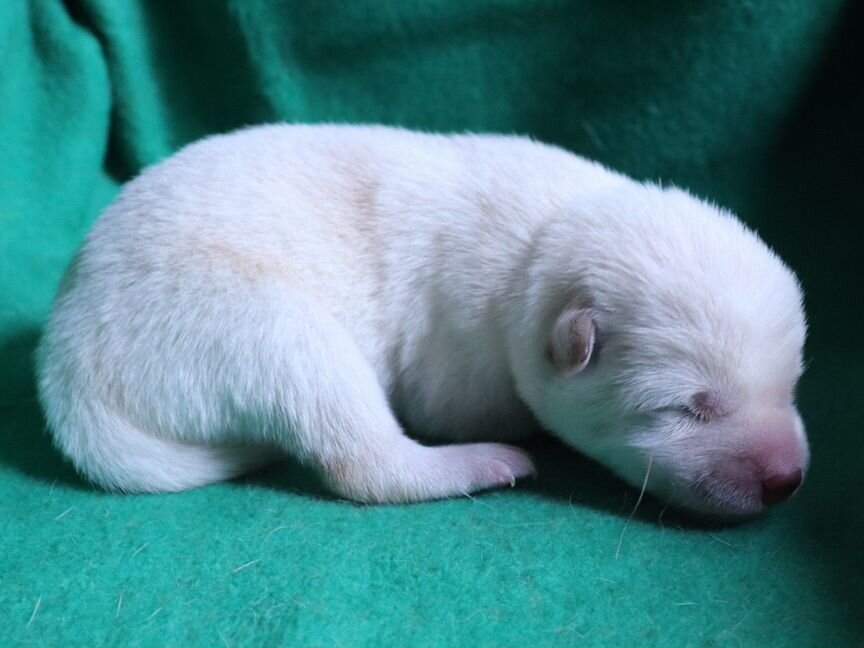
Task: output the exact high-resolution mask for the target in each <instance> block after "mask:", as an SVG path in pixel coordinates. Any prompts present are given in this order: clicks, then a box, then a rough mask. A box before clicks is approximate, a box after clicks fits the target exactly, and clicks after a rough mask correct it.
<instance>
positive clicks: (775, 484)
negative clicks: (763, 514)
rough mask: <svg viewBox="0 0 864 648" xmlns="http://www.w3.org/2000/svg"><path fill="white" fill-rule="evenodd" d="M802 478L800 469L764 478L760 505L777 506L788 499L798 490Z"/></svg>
mask: <svg viewBox="0 0 864 648" xmlns="http://www.w3.org/2000/svg"><path fill="white" fill-rule="evenodd" d="M802 478H803V474H802V473H801V469H800V468H796V469H795V470H793V471H792V472H789V473H785V474H780V475H771V476H770V477H766V478H765V479H763V480H762V503H763V504H777V503H779V502H782V501H783V500H786V499H789V497H790V496H791V495H792V493H794V492H795V491H796V490H798V487H799V486H800V485H801V479H802Z"/></svg>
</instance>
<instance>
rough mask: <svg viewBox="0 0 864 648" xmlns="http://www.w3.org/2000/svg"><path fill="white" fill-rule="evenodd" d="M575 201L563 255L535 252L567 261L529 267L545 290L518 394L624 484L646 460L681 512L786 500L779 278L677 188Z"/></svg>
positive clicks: (792, 288) (789, 422) (786, 407)
mask: <svg viewBox="0 0 864 648" xmlns="http://www.w3.org/2000/svg"><path fill="white" fill-rule="evenodd" d="M580 209H583V210H585V211H584V213H581V214H579V215H578V218H572V219H570V221H571V223H580V231H577V232H575V233H573V234H569V235H568V234H566V233H565V232H564V231H561V232H558V233H557V234H556V237H557V240H558V241H562V242H563V241H568V240H569V241H570V245H569V246H564V248H567V247H569V248H570V250H571V252H566V251H565V249H564V248H562V249H561V252H563V253H564V256H559V255H552V257H553V259H552V260H551V261H550V262H551V263H558V264H564V265H567V264H568V260H567V258H568V254H572V257H570V258H572V259H574V260H573V261H572V262H570V263H571V265H570V267H568V268H565V271H564V272H563V273H562V272H561V269H560V268H557V269H555V268H552V267H546V268H545V270H544V271H543V272H546V273H547V274H546V276H547V279H546V280H545V281H544V283H547V284H548V283H549V282H550V281H551V283H552V284H553V289H552V290H549V291H547V293H546V294H547V296H548V301H547V304H546V306H545V308H544V310H543V312H544V313H545V315H544V318H542V319H543V325H542V327H541V328H542V332H541V333H540V335H539V336H538V337H539V339H538V340H537V341H536V342H537V344H536V345H535V353H536V352H537V351H540V349H541V348H542V352H541V353H540V354H539V355H542V360H541V361H539V363H538V364H537V366H536V369H537V373H535V380H534V381H532V382H533V384H534V385H536V386H537V387H538V389H535V390H534V394H533V397H531V398H529V399H528V400H529V402H531V404H532V406H533V407H534V409H535V411H536V412H537V414H538V416H539V418H540V419H541V421H542V422H543V423H544V424H545V425H546V426H547V427H548V428H549V429H550V430H552V431H553V432H555V433H557V434H558V435H559V436H560V437H562V438H563V439H564V440H566V441H568V442H570V443H571V444H572V445H574V446H575V447H576V448H578V449H580V450H582V451H583V452H585V453H586V454H588V455H590V456H592V457H594V458H595V459H597V460H599V461H600V462H602V463H604V464H606V465H607V466H609V467H610V468H612V469H613V470H615V471H616V472H617V473H618V474H620V475H621V476H622V477H624V478H625V479H626V480H628V481H629V482H631V483H632V484H634V485H637V486H638V485H641V484H642V482H643V479H644V478H645V475H646V472H647V471H648V466H649V463H650V466H651V469H650V475H649V477H648V481H647V485H648V490H649V491H651V492H653V493H655V494H656V495H657V496H659V497H660V498H661V499H664V500H668V501H671V502H673V503H675V504H678V505H681V506H684V507H687V508H691V509H695V510H698V511H702V512H706V513H711V514H717V515H723V516H746V515H753V514H758V513H760V512H762V511H763V510H764V509H765V508H766V507H767V506H769V505H771V504H774V503H776V502H779V501H782V500H784V499H786V498H787V497H788V496H790V495H791V494H792V493H793V492H794V491H795V490H796V489H797V488H798V486H799V485H800V483H801V481H802V479H803V477H804V474H805V473H806V471H807V466H808V460H809V452H808V447H807V441H806V437H805V434H804V427H803V424H802V421H801V417H800V416H799V414H798V411H797V409H796V407H795V403H794V396H795V388H796V383H797V381H798V379H799V377H800V375H801V372H802V347H803V344H804V337H805V330H806V326H805V321H804V315H803V310H802V297H801V291H800V288H799V286H798V283H797V281H796V279H795V277H794V275H793V274H792V273H791V272H790V271H789V270H788V269H787V268H786V267H785V266H784V265H783V263H782V262H781V261H780V260H779V259H778V258H777V257H776V256H775V255H774V253H773V252H771V251H770V250H769V249H768V248H767V247H766V246H765V244H764V243H762V241H761V240H760V239H759V238H758V237H757V236H756V235H755V234H753V233H752V232H750V231H749V230H747V229H746V228H745V227H744V226H743V225H741V224H740V222H739V221H737V220H735V219H734V218H733V217H732V216H730V215H728V214H726V213H724V212H721V211H720V210H718V209H716V208H714V207H712V206H710V205H706V204H705V203H702V202H700V201H697V200H696V199H694V198H692V197H691V196H689V195H687V194H686V193H684V192H681V191H677V190H662V189H660V188H656V187H640V188H639V189H638V190H631V191H629V192H623V195H620V194H619V195H615V196H607V197H606V198H604V199H601V200H598V201H597V202H596V203H595V204H592V205H588V206H583V207H581V208H580ZM565 220H566V219H565ZM560 227H563V228H564V229H565V230H566V229H567V225H566V224H564V223H562V225H560ZM570 228H571V229H572V225H571V226H570ZM556 257H557V260H555V258H556ZM577 259H578V260H577ZM541 274H542V272H541ZM548 277H557V279H548ZM563 278H566V282H567V288H565V287H564V286H565V283H564V282H563ZM555 281H558V282H559V283H560V285H559V286H557V287H555V286H554V283H555Z"/></svg>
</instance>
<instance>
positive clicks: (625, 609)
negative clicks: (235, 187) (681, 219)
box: [0, 0, 864, 648]
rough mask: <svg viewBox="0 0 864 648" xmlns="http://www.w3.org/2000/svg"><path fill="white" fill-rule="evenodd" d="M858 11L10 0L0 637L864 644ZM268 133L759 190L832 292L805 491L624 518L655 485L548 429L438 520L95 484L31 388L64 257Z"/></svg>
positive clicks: (821, 2) (810, 387) (260, 479)
mask: <svg viewBox="0 0 864 648" xmlns="http://www.w3.org/2000/svg"><path fill="white" fill-rule="evenodd" d="M862 7H864V6H862V4H861V3H860V2H853V0H848V2H846V3H844V2H842V0H794V1H793V0H762V1H758V2H757V1H755V0H749V1H748V0H716V1H711V2H672V3H669V2H660V1H659V0H650V1H648V0H644V1H641V2H621V1H619V0H610V1H607V0H593V1H592V0H578V1H570V0H476V1H471V2H458V1H456V0H423V1H422V2H420V1H413V2H412V1H410V0H408V1H405V2H396V1H393V2H382V1H380V0H345V1H339V2H337V1H323V0H322V1H320V2H302V1H299V0H298V1H296V2H275V1H274V2H266V1H264V0H233V1H230V0H223V1H215V0H214V1H202V2H188V1H182V2H159V1H157V0H152V1H150V2H143V1H142V2H132V1H126V0H65V1H60V0H30V1H29V2H28V1H27V0H5V1H4V2H2V3H0V386H2V392H0V524H2V529H3V530H2V535H0V645H2V646H35V645H50V646H65V645H81V646H103V645H104V646H157V645H172V646H228V647H232V646H245V645H261V646H273V645H280V644H281V645H291V646H300V645H308V646H370V647H376V648H377V647H380V646H401V645H406V646H442V647H443V646H452V647H454V648H466V647H473V646H514V647H515V646H519V647H523V646H551V645H560V646H575V645H579V646H583V645H584V646H601V645H620V646H677V645H681V646H732V647H738V646H760V647H764V646H817V645H818V646H828V645H830V646H853V645H862V643H864V586H862V579H861V574H862V569H864V565H862V560H861V555H862V549H864V546H862V545H864V543H862V531H864V505H862V504H861V493H860V491H859V488H861V487H862V485H864V484H862V480H861V478H860V474H861V472H862V471H861V461H862V457H864V453H862V451H861V447H862V443H861V441H860V434H861V432H860V430H861V423H860V420H859V419H858V415H859V414H860V413H861V389H862V386H864V380H862V378H864V369H862V367H864V353H862V351H864V344H862V324H861V315H862V308H861V299H862V290H861V288H862V286H861V282H860V276H861V266H862V258H861V245H862V242H864V237H862V224H861V222H862V218H864V201H862V192H861V184H862V173H864V129H862V126H861V118H862V116H864V91H862V90H864V69H862V64H861V61H864V46H862V43H864V29H862V28H864V20H862V18H864V16H862ZM274 120H286V121H299V122H320V121H335V122H353V123H357V122H382V123H388V124H399V125H404V126H408V127H414V128H422V129H429V130H441V131H452V130H457V131H462V130H472V131H498V132H519V133H528V134H531V135H533V136H535V137H537V138H539V139H542V140H547V141H550V142H555V143H558V144H561V145H563V146H565V147H568V148H570V149H572V150H574V151H577V152H579V153H582V154H584V155H587V156H589V157H593V158H596V159H599V160H601V161H603V162H605V163H607V164H609V165H611V166H612V167H614V168H616V169H620V170H622V171H625V172H628V173H630V174H632V175H634V176H637V177H640V178H652V179H658V180H662V181H663V182H669V183H676V184H680V185H683V186H686V187H688V188H690V189H692V190H694V191H695V192H696V193H698V194H700V195H702V196H705V197H708V198H710V199H712V200H714V201H716V202H719V203H721V204H724V205H728V206H730V207H732V208H733V209H735V210H736V211H737V212H738V213H739V214H740V215H741V217H742V218H744V219H745V220H746V221H748V222H749V223H751V224H753V225H754V226H756V227H757V228H758V229H759V231H760V232H761V233H762V234H763V236H764V237H765V238H766V239H767V240H768V241H769V242H770V243H771V244H772V245H773V246H774V247H775V248H776V249H777V250H778V251H779V252H780V253H781V254H782V255H783V256H784V257H785V258H786V259H787V260H788V261H789V262H790V264H791V265H792V266H793V267H794V268H796V270H797V271H798V272H799V274H800V276H801V279H802V281H803V283H804V287H805V290H806V292H807V309H808V313H809V318H810V323H811V337H810V340H809V343H808V349H807V358H808V362H809V370H808V373H807V375H806V377H805V379H804V381H803V383H802V385H801V389H800V394H799V401H800V404H801V408H802V411H803V414H804V417H805V419H806V422H807V424H808V427H809V431H810V436H811V441H812V450H813V463H812V469H811V471H810V474H809V476H808V480H807V483H806V484H805V486H804V488H803V490H802V492H801V493H800V494H799V495H797V496H796V497H795V498H794V499H793V500H792V501H791V502H790V503H788V504H787V505H784V506H782V507H780V508H779V509H777V510H776V511H773V512H772V513H771V514H770V515H768V516H767V517H766V518H764V519H761V520H758V521H755V522H753V523H749V524H746V525H742V526H738V527H732V528H727V527H711V526H708V525H706V524H704V523H701V522H698V521H694V520H693V519H692V518H688V517H687V516H683V515H679V514H676V513H675V512H673V511H664V510H663V506H662V503H658V502H654V501H646V502H643V504H642V506H641V507H640V509H639V511H638V512H637V513H636V515H635V516H634V517H633V519H632V521H630V522H629V523H628V515H629V514H630V511H631V510H632V508H633V505H634V503H635V499H636V498H635V495H636V494H635V493H634V492H633V491H632V490H631V489H629V488H627V487H626V486H625V485H624V484H622V483H621V482H620V481H618V480H616V479H615V478H613V477H611V476H610V475H609V474H607V473H606V472H605V471H604V470H602V469H600V468H599V467H597V466H595V465H593V464H591V463H590V462H588V461H586V460H584V459H582V458H580V457H579V456H577V455H576V454H575V453H572V452H570V451H568V450H566V449H564V448H563V447H562V446H560V445H558V444H556V443H555V442H552V441H551V440H539V441H537V442H535V443H533V444H532V449H533V450H534V452H536V454H537V456H538V458H539V464H540V470H541V472H540V476H539V478H538V479H537V480H535V481H532V482H526V483H524V484H520V485H519V486H518V487H517V488H515V489H513V490H507V491H501V492H495V493H488V494H484V495H478V496H476V497H474V498H465V499H461V500H450V501H443V502H436V503H428V504H421V505H414V506H391V507H360V506H356V505H353V504H350V503H347V502H343V501H339V500H336V499H334V498H331V497H329V496H328V495H327V493H326V492H325V491H324V490H323V489H322V488H321V486H320V485H319V484H318V482H317V481H316V480H315V478H314V476H312V475H310V474H308V473H306V472H305V471H303V470H302V469H300V468H298V467H297V466H292V465H284V466H277V467H274V468H271V469H269V470H267V471H265V472H264V473H262V474H259V475H255V476H252V477H249V478H247V479H244V480H241V481H238V482H235V483H229V484H222V485H217V486H213V487H209V488H204V489H200V490H197V491H193V492H188V493H182V494H178V495H171V496H121V495H109V494H106V493H102V492H98V491H95V490H93V489H91V488H90V487H89V486H88V485H86V484H85V483H83V482H82V481H81V480H79V479H78V478H77V477H76V476H75V474H74V472H73V471H72V470H71V469H70V468H69V466H68V465H67V464H66V463H65V462H64V461H63V460H62V458H61V457H60V456H59V455H58V454H57V453H56V452H55V451H54V450H53V449H52V447H51V444H50V441H49V440H48V437H47V436H46V435H45V434H44V432H43V429H44V421H43V419H42V416H41V413H40V410H39V406H38V403H37V401H36V397H35V388H34V377H33V370H32V366H31V365H32V353H33V349H34V347H35V345H36V342H37V340H38V335H39V330H40V326H41V323H42V322H43V321H44V319H45V317H46V315H47V313H48V311H49V308H50V304H51V299H52V296H53V293H54V291H55V289H56V286H57V284H58V281H59V278H60V276H61V273H62V271H63V269H64V267H65V265H66V263H67V262H68V260H69V258H70V256H71V255H72V254H73V252H74V250H75V249H76V247H77V246H78V244H79V243H80V241H81V239H82V237H83V236H84V234H85V232H86V231H87V228H88V226H89V224H90V223H91V222H92V221H93V219H94V218H95V217H96V215H97V214H98V212H99V209H100V208H101V207H102V206H104V205H105V204H106V203H107V202H108V201H109V200H110V199H111V198H112V197H113V195H114V194H115V193H116V191H117V188H118V186H119V185H120V184H121V183H122V182H123V181H125V180H127V179H129V178H130V177H132V176H133V175H134V174H135V173H136V172H137V171H138V170H139V169H140V168H141V167H142V166H144V165H146V164H150V163H152V162H155V161H157V160H159V159H160V158H162V157H164V156H166V155H169V154H170V153H171V152H172V151H174V150H176V149H177V148H178V147H180V146H181V145H183V144H184V143H186V142H188V141H190V140H193V139H196V138H198V137H200V136H203V135H205V134H208V133H213V132H218V131H225V130H230V129H233V128H236V127H239V126H242V125H247V124H254V123H260V122H265V121H274ZM753 279H754V281H758V277H754V278H753ZM856 430H858V432H856Z"/></svg>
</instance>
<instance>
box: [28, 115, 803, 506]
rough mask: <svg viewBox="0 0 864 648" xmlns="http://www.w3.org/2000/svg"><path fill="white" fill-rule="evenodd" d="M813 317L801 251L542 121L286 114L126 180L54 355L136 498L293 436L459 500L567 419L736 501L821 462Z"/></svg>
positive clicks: (592, 452)
mask: <svg viewBox="0 0 864 648" xmlns="http://www.w3.org/2000/svg"><path fill="white" fill-rule="evenodd" d="M804 337H805V320H804V314H803V311H802V296H801V290H800V288H799V285H798V283H797V281H796V279H795V277H794V275H793V274H792V272H790V271H789V269H787V268H786V266H784V265H783V263H782V262H781V261H780V260H779V259H778V258H777V256H775V254H774V253H772V252H771V251H770V250H769V249H768V248H767V247H766V246H765V244H764V243H763V242H762V241H761V240H760V239H759V238H758V237H757V236H756V235H755V234H754V233H753V232H751V231H749V230H748V229H746V228H745V227H744V226H743V225H742V224H741V223H740V222H739V221H738V220H736V219H735V218H734V217H733V216H732V215H730V214H729V213H727V212H725V211H722V210H721V209H718V208H716V207H714V206H712V205H708V204H706V203H704V202H701V201H699V200H697V199H695V198H693V197H692V196H690V195H688V194H687V193H685V192H684V191H681V190H678V189H664V188H661V187H658V186H655V185H648V184H642V183H637V182H635V181H633V180H631V179H628V178H626V177H624V176H622V175H619V174H617V173H614V172H612V171H610V170H608V169H606V168H604V167H602V166H600V165H598V164H595V163H592V162H589V161H587V160H585V159H582V158H579V157H577V156H575V155H572V154H570V153H568V152H566V151H564V150H561V149H559V148H555V147H552V146H547V145H543V144H539V143H537V142H534V141H531V140H529V139H524V138H519V137H504V136H490V135H458V136H441V135H428V134H419V133H413V132H409V131H405V130H398V129H392V128H385V127H352V126H289V125H274V126H264V127H257V128H250V129H247V130H241V131H239V132H236V133H233V134H229V135H223V136H217V137H211V138H207V139H205V140H203V141H201V142H198V143H195V144H193V145H191V146H188V147H187V148H185V149H183V150H182V151H180V152H179V153H177V154H176V155H174V156H173V157H171V158H169V159H168V160H166V161H164V162H162V163H160V164H157V165H156V166H154V167H151V168H149V169H147V170H146V171H145V172H144V173H142V174H141V175H140V176H139V177H138V178H136V179H135V180H133V181H131V182H130V183H129V184H128V185H126V187H125V188H124V190H123V191H122V193H121V194H120V196H119V198H118V199H117V200H116V202H114V203H113V204H112V205H111V206H109V207H108V208H107V209H106V210H105V211H104V213H103V214H102V215H101V217H100V218H99V219H98V220H97V222H96V224H95V225H94V227H93V229H92V231H91V232H90V234H89V236H88V237H87V239H86V241H85V242H84V244H83V247H82V248H81V249H80V251H79V252H78V254H77V256H76V257H75V258H74V260H73V261H72V263H71V265H70V267H69V269H68V271H67V274H66V276H65V278H64V280H63V282H62V285H61V287H60V291H59V295H58V297H57V299H56V302H55V304H54V309H53V312H52V314H51V317H50V320H49V322H48V325H47V329H46V331H45V335H44V338H43V340H42V342H41V345H40V348H39V351H38V373H39V390H40V396H41V400H42V403H43V405H44V408H45V412H46V415H47V419H48V423H49V426H50V429H51V430H52V432H53V435H54V439H55V442H56V444H57V446H58V447H59V448H60V449H61V450H62V451H63V452H64V453H65V454H66V455H67V456H68V457H69V458H70V459H71V460H72V462H73V463H74V464H75V466H76V468H77V469H78V470H79V471H80V472H81V473H82V474H83V475H84V476H85V477H87V478H89V479H90V480H92V481H93V482H95V483H96V484H98V485H100V486H103V487H105V488H108V489H112V490H120V491H129V492H161V491H178V490H183V489H187V488H193V487H196V486H201V485H204V484H208V483H211V482H215V481H219V480H224V479H230V478H232V477H235V476H237V475H240V474H242V473H244V472H246V471H249V470H251V469H253V468H255V467H257V466H259V465H261V464H262V463H266V462H268V461H271V460H273V459H274V458H276V457H278V456H280V454H281V453H288V454H291V455H293V456H295V457H296V458H298V459H300V460H301V461H303V462H305V463H306V464H308V465H311V466H313V467H314V468H315V469H316V470H317V471H318V472H319V473H320V475H321V476H322V477H323V479H324V480H325V481H326V483H327V484H328V485H329V486H330V487H331V488H332V489H333V490H334V491H335V492H336V493H338V494H340V495H342V496H345V497H348V498H351V499H354V500H359V501H364V502H410V501H418V500H426V499H433V498H440V497H448V496H453V495H458V494H467V493H470V492H472V491H476V490H479V489H486V488H492V487H496V486H502V485H512V484H513V483H514V481H515V480H516V479H518V478H520V477H523V476H525V475H528V474H529V473H531V472H532V471H533V466H532V462H531V459H530V458H529V457H528V456H527V455H526V454H525V452H523V451H522V450H520V449H518V448H516V447H514V446H512V445H507V444H505V443H501V442H502V441H508V440H513V439H518V438H520V437H523V436H525V435H528V434H531V433H532V432H535V431H536V430H538V429H541V428H545V429H546V430H549V431H550V432H552V433H553V434H555V435H557V436H558V437H559V438H561V439H563V440H564V441H565V442H567V443H569V444H570V445H572V446H573V447H575V448H577V449H578V450H580V451H581V452H583V453H585V454H587V455H589V456H591V457H593V458H594V459H596V460H599V461H600V462H602V463H603V464H605V465H607V466H608V467H610V468H611V469H613V470H614V471H615V472H617V473H618V474H619V475H620V476H621V477H623V478H624V479H626V480H627V481H629V482H630V483H632V484H637V485H638V484H641V483H642V482H643V478H644V477H645V475H646V471H648V469H649V467H650V478H649V479H648V480H647V487H648V490H649V491H651V492H653V493H655V494H656V495H658V496H659V497H661V498H663V499H667V500H670V501H672V502H673V503H676V504H678V505H680V506H683V507H687V508H690V509H695V510H698V511H702V512H707V513H712V514H720V515H727V516H738V515H752V514H755V513H759V512H761V511H763V510H764V508H765V507H766V505H769V504H773V503H775V502H778V501H780V500H783V499H785V498H786V497H788V496H789V495H790V494H791V493H792V492H793V491H795V490H796V488H797V487H798V486H799V484H800V483H801V480H802V478H803V475H804V473H805V471H806V469H807V464H808V447H807V441H806V437H805V434H804V429H803V426H802V422H801V418H800V417H799V415H798V412H797V410H796V408H795V405H794V392H795V386H796V382H797V381H798V378H799V377H800V375H801V371H802V359H801V356H802V346H803V343H804ZM403 426H404V428H403ZM404 429H408V430H410V431H411V432H412V434H414V435H415V436H419V437H420V438H424V439H432V440H436V441H441V440H444V439H447V440H450V441H455V442H457V443H453V444H452V445H434V446H430V445H423V444H421V443H418V442H417V441H415V440H413V439H412V438H409V437H408V436H406V435H405V433H404Z"/></svg>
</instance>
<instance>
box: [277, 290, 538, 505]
mask: <svg viewBox="0 0 864 648" xmlns="http://www.w3.org/2000/svg"><path fill="white" fill-rule="evenodd" d="M298 301H299V303H298ZM281 320H282V321H279V322H277V323H276V324H277V326H276V327H275V328H274V329H273V330H274V340H273V344H272V345H271V346H272V347H273V350H274V351H275V353H274V354H273V360H274V361H276V362H279V371H278V372H277V374H276V375H278V376H279V377H280V381H279V382H280V384H278V385H274V390H275V391H274V396H275V397H276V398H277V399H278V401H279V402H278V403H277V411H280V412H284V413H286V414H288V418H289V419H290V420H289V421H285V422H286V423H288V424H287V425H285V426H284V427H283V428H282V429H283V430H284V431H285V433H284V435H281V436H277V437H276V438H275V439H274V441H276V442H277V443H279V444H280V445H281V446H282V447H283V448H284V449H286V450H287V451H289V452H291V453H292V454H294V455H295V456H297V457H299V458H300V459H301V460H303V461H304V462H306V463H308V464H311V465H312V466H314V467H315V468H317V470H318V471H319V472H320V474H321V475H322V477H323V478H324V480H325V481H326V483H327V484H328V485H329V486H330V487H331V488H332V489H333V490H334V491H336V492H337V493H339V494H340V495H342V496H344V497H347V498H350V499H353V500H358V501H363V502H412V501H420V500H427V499H435V498H442V497H448V496H454V495H465V494H467V493H470V492H472V491H476V490H481V489H486V488H494V487H498V486H504V485H513V483H514V482H515V480H516V479H517V478H519V477H524V476H526V475H528V474H530V473H532V472H533V470H534V468H533V464H532V462H531V460H530V458H529V457H528V455H527V454H526V453H525V452H523V451H522V450H520V449H518V448H515V447H512V446H508V445H503V444H498V443H473V444H464V445H449V446H438V447H427V446H423V445H421V444H419V443H417V442H416V441H414V440H412V439H409V438H408V437H407V436H405V434H404V433H403V431H402V429H401V427H400V425H399V423H398V422H397V420H396V418H395V416H394V415H393V412H392V411H391V409H390V406H389V403H388V402H387V398H386V395H385V393H384V391H383V389H382V387H381V385H380V384H379V382H378V380H377V377H376V375H375V372H374V370H373V368H372V366H371V365H370V364H369V363H368V362H367V361H366V359H365V358H364V357H363V356H362V354H361V352H360V350H359V349H358V348H357V346H356V344H355V343H354V342H353V340H352V339H351V336H350V335H349V334H348V332H347V331H346V330H345V329H344V327H342V326H341V325H340V324H339V323H338V322H337V321H336V320H335V319H334V318H333V317H331V316H330V315H329V314H328V313H326V312H324V311H323V309H320V308H319V307H318V306H317V305H316V304H315V303H314V302H313V301H312V300H309V299H305V298H302V297H301V298H300V299H299V300H293V299H292V300H291V310H290V312H289V313H286V314H285V316H284V317H283V318H281ZM274 432H277V433H278V430H274Z"/></svg>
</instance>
